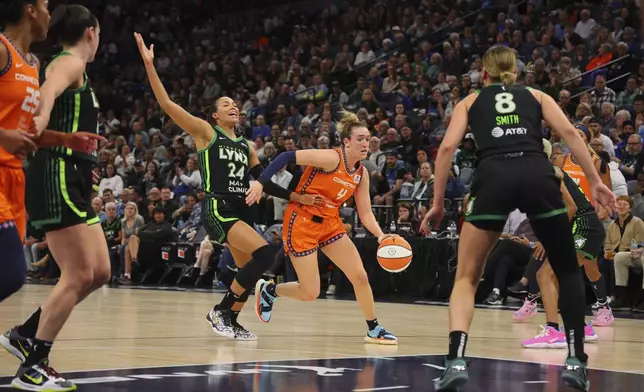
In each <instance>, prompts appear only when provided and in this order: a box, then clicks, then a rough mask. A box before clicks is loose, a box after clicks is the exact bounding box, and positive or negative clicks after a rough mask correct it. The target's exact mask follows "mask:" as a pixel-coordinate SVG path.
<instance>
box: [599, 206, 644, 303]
mask: <svg viewBox="0 0 644 392" xmlns="http://www.w3.org/2000/svg"><path fill="white" fill-rule="evenodd" d="M632 207H633V201H632V200H631V198H630V197H628V196H619V197H618V198H617V220H615V222H613V223H611V224H610V225H608V231H607V233H606V242H605V244H604V257H605V258H606V259H607V260H614V263H615V297H616V298H615V301H614V302H613V303H612V304H611V307H612V308H613V309H615V310H624V309H629V310H630V309H631V305H632V304H633V302H632V301H630V300H629V299H628V298H627V293H626V286H627V284H628V268H629V267H630V266H633V267H635V266H639V267H642V266H643V265H644V264H643V263H642V256H643V251H644V247H642V244H644V221H642V220H641V219H640V218H638V217H636V216H633V214H632V212H631V210H632ZM643 294H644V285H643V291H641V292H640V295H639V296H638V298H635V301H636V302H635V303H634V305H635V306H634V307H633V311H637V312H644V302H643V301H644V295H643Z"/></svg>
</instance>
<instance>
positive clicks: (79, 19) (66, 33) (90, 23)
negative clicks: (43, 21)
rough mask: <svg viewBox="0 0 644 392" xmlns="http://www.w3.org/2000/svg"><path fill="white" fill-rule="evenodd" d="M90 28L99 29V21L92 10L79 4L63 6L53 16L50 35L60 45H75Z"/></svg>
mask: <svg viewBox="0 0 644 392" xmlns="http://www.w3.org/2000/svg"><path fill="white" fill-rule="evenodd" d="M90 27H98V19H96V16H94V14H93V13H92V12H91V11H90V10H88V9H87V8H85V7H84V6H82V5H79V4H72V5H65V4H61V5H59V6H58V7H56V9H55V10H54V12H53V13H52V14H51V21H50V22H49V35H50V36H51V37H53V38H54V39H55V40H56V42H57V43H58V44H61V45H62V44H67V45H75V44H76V43H78V41H80V40H81V39H82V38H83V35H84V34H85V30H87V29H88V28H90Z"/></svg>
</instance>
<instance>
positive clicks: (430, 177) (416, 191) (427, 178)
mask: <svg viewBox="0 0 644 392" xmlns="http://www.w3.org/2000/svg"><path fill="white" fill-rule="evenodd" d="M418 170H419V177H418V180H417V181H416V182H415V183H414V187H413V189H412V191H411V197H410V198H411V199H412V200H414V201H417V200H423V201H429V199H431V198H432V196H433V194H434V170H433V169H432V165H431V164H430V163H429V162H423V163H422V164H421V165H420V168H419V169H418Z"/></svg>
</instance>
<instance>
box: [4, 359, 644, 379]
mask: <svg viewBox="0 0 644 392" xmlns="http://www.w3.org/2000/svg"><path fill="white" fill-rule="evenodd" d="M429 356H445V353H440V354H436V353H425V354H394V355H381V356H371V355H358V356H347V357H323V358H297V359H259V360H252V361H232V362H220V363H188V364H174V365H156V366H136V367H129V368H107V369H91V370H72V371H67V372H64V373H65V374H70V373H94V372H114V371H122V370H145V369H166V368H182V367H190V366H223V365H240V364H247V363H264V362H296V361H324V360H342V359H385V360H386V359H387V358H413V357H429ZM465 359H472V360H475V359H486V360H495V361H505V362H520V363H527V364H532V365H546V366H563V364H561V365H556V364H551V363H541V362H533V361H528V360H523V359H507V358H496V357H488V356H481V355H477V356H469V355H468V356H466V357H465ZM588 369H589V370H600V371H603V372H613V373H625V374H633V375H636V376H642V377H644V372H636V371H633V370H611V369H606V368H598V367H592V366H590V367H589V368H588ZM0 377H2V378H4V377H15V375H0Z"/></svg>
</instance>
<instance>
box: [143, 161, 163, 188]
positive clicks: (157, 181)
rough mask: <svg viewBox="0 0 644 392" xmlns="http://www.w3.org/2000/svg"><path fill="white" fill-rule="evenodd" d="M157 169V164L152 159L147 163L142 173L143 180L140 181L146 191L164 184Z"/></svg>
mask: <svg viewBox="0 0 644 392" xmlns="http://www.w3.org/2000/svg"><path fill="white" fill-rule="evenodd" d="M158 170H159V169H158V166H157V164H156V163H155V162H154V161H150V162H148V163H147V166H146V171H145V174H144V175H143V181H142V182H141V185H142V187H143V189H144V190H145V192H146V193H148V192H149V191H150V189H152V188H159V187H162V186H163V185H164V184H163V181H162V180H161V177H160V176H159V172H158Z"/></svg>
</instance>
